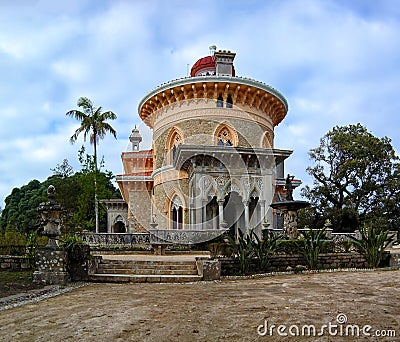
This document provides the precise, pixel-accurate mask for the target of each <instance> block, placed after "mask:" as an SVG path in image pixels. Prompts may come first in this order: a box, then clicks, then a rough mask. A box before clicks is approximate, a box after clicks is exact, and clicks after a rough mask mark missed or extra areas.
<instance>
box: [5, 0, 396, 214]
mask: <svg viewBox="0 0 400 342" xmlns="http://www.w3.org/2000/svg"><path fill="white" fill-rule="evenodd" d="M399 36H400V2H399V1H396V0H388V1H385V0H383V1H382V0H381V1H379V2H378V1H369V0H358V1H357V0H356V1H354V0H353V1H346V0H336V1H335V0H320V1H317V0H297V1H296V0H292V1H289V0H288V1H283V0H280V1H278V0H276V1H274V0H270V1H265V0H259V1H258V0H250V1H235V0H229V1H222V0H221V1H218V0H203V1H195V0H194V1H190V2H189V1H183V0H182V1H178V0H170V1H166V0H165V1H161V0H159V1H158V0H152V1H148V0H143V1H142V0H136V1H135V0H132V1H127V0H126V1H118V0H113V1H107V0H102V1H96V0H79V1H78V0H69V1H53V0H45V1H41V0H36V1H34V0H16V1H6V0H0V206H2V207H3V206H4V203H3V200H4V199H5V197H6V196H7V195H8V194H10V192H11V190H12V188H14V187H20V186H22V185H24V184H26V183H28V182H29V181H30V180H32V179H38V180H44V179H46V178H47V177H48V176H49V175H51V171H50V169H51V168H54V167H55V166H56V165H57V164H61V163H62V161H63V159H64V158H67V159H68V160H69V162H70V164H71V165H73V166H74V168H75V170H78V169H79V163H78V161H77V151H78V149H79V148H80V146H81V145H82V143H83V141H82V140H79V141H78V143H77V144H75V145H71V144H69V141H68V140H69V137H70V136H71V135H72V134H73V132H74V130H75V129H76V128H77V126H78V123H77V122H75V121H74V120H73V119H71V118H69V117H66V116H65V113H66V112H67V111H68V110H70V109H73V108H76V101H77V99H78V98H79V97H80V96H87V97H89V98H91V99H92V100H93V102H94V103H95V105H96V104H97V105H101V106H102V107H103V108H104V109H105V110H112V111H114V112H115V113H116V114H117V116H118V119H117V120H116V121H114V122H112V125H113V126H114V128H115V129H116V130H117V132H118V140H114V139H113V138H112V137H108V138H106V139H105V140H104V141H102V142H101V144H100V151H99V152H100V154H102V155H104V157H105V161H106V168H107V169H108V170H111V171H112V172H113V173H114V174H119V173H122V164H121V159H120V155H121V152H122V151H125V150H126V149H127V147H128V136H129V134H130V131H131V129H132V128H133V126H134V125H138V126H139V128H140V129H141V131H142V135H143V137H144V142H143V143H142V146H141V147H142V148H148V147H150V137H151V132H150V131H149V130H148V129H147V128H146V127H145V126H144V125H143V124H141V122H140V119H139V117H138V114H137V105H138V103H139V101H140V100H141V98H142V97H143V96H145V95H146V94H147V93H148V92H149V91H151V90H152V89H154V88H155V87H156V86H158V85H160V84H161V83H163V82H166V81H169V80H172V79H176V78H180V77H184V76H186V73H187V64H189V65H190V66H191V65H192V64H193V63H195V62H196V60H197V59H198V58H199V57H202V56H205V55H207V54H208V47H209V46H210V45H212V44H215V45H217V47H218V48H220V49H229V50H232V51H235V52H236V53H237V55H236V59H235V68H236V73H237V75H238V76H245V77H251V78H254V79H257V80H259V81H263V82H265V83H267V84H269V85H271V86H273V87H274V88H276V89H278V90H279V91H280V92H281V93H282V94H283V95H284V96H285V97H286V99H287V100H288V102H289V112H288V115H287V117H286V119H285V120H284V121H283V122H282V123H281V124H280V125H279V126H278V127H277V128H276V131H275V132H276V139H275V146H276V147H277V148H284V149H293V150H294V153H293V155H292V156H291V157H290V158H289V159H288V161H287V164H286V171H287V172H290V173H291V174H295V175H296V177H298V178H302V179H303V182H304V184H307V183H310V181H311V180H310V179H309V177H308V176H307V174H306V172H305V169H306V167H307V166H308V165H310V161H309V159H308V154H307V153H308V151H309V150H310V149H311V148H313V147H316V146H318V144H319V139H320V138H321V137H322V136H323V135H324V134H325V133H326V132H328V131H329V130H330V129H331V128H332V127H333V126H335V125H347V124H352V123H357V122H360V123H362V124H363V125H365V126H366V127H367V128H368V129H369V130H370V131H371V132H372V133H373V134H374V135H376V136H378V137H383V136H388V137H390V138H391V139H392V143H393V146H394V147H395V149H396V150H397V151H398V150H399V146H400V130H399V128H398V126H399V122H400V117H399V115H398V113H400V39H399ZM87 148H88V149H90V147H89V146H87Z"/></svg>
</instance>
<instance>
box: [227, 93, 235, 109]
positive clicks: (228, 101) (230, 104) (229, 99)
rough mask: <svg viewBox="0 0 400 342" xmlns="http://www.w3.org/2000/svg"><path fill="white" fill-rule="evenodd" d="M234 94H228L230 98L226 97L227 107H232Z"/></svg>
mask: <svg viewBox="0 0 400 342" xmlns="http://www.w3.org/2000/svg"><path fill="white" fill-rule="evenodd" d="M232 106H233V104H232V96H231V95H228V98H227V99H226V108H232Z"/></svg>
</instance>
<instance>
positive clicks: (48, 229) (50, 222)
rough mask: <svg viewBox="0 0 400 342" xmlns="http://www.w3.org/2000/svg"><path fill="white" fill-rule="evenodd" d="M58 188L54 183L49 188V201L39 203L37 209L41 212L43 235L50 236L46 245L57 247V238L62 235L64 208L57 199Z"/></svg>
mask: <svg viewBox="0 0 400 342" xmlns="http://www.w3.org/2000/svg"><path fill="white" fill-rule="evenodd" d="M55 195H56V189H55V188H54V186H53V185H50V186H49V187H48V188H47V201H46V202H42V203H40V204H39V207H38V208H37V211H38V212H39V213H40V223H41V226H42V227H43V235H44V236H47V237H48V238H49V242H48V244H47V246H46V247H48V248H57V247H58V245H57V241H56V239H57V238H58V237H59V236H60V235H61V222H62V214H63V213H64V211H65V210H64V208H63V207H62V206H61V205H60V204H59V203H57V202H56V201H55Z"/></svg>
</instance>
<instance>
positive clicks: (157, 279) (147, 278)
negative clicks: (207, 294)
mask: <svg viewBox="0 0 400 342" xmlns="http://www.w3.org/2000/svg"><path fill="white" fill-rule="evenodd" d="M90 280H91V281H94V282H101V283H186V282H195V281H200V280H202V277H201V276H198V275H139V274H136V275H135V274H93V275H91V276H90Z"/></svg>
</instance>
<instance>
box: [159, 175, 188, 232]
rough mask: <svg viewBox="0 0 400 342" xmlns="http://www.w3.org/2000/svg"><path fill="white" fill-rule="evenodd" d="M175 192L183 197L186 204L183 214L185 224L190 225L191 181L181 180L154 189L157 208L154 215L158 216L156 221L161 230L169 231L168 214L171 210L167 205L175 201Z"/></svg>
mask: <svg viewBox="0 0 400 342" xmlns="http://www.w3.org/2000/svg"><path fill="white" fill-rule="evenodd" d="M175 192H179V194H180V195H181V197H183V200H184V203H182V204H183V205H184V208H183V209H184V213H183V223H184V224H188V223H189V211H188V206H189V203H188V194H189V180H188V179H179V180H173V181H169V182H165V183H163V184H160V185H157V186H155V187H154V203H155V204H156V207H155V208H154V214H155V215H156V218H155V221H156V222H157V223H158V227H157V228H159V229H168V228H169V222H168V212H167V211H166V210H169V209H170V208H167V203H168V202H169V201H170V200H172V199H173V196H174V194H175Z"/></svg>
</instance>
